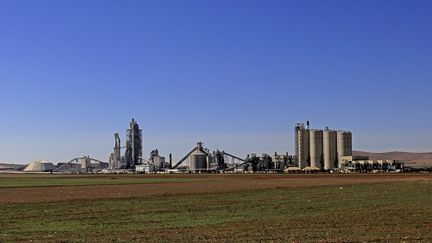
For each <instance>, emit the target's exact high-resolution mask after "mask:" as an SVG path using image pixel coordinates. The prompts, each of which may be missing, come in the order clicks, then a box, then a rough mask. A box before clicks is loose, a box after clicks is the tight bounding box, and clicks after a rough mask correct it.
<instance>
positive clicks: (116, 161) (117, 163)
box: [109, 133, 123, 170]
mask: <svg viewBox="0 0 432 243" xmlns="http://www.w3.org/2000/svg"><path fill="white" fill-rule="evenodd" d="M109 163H110V169H112V170H113V169H120V168H122V167H123V158H122V156H121V141H120V136H119V134H118V133H116V134H114V152H113V153H112V154H111V156H110V159H109Z"/></svg>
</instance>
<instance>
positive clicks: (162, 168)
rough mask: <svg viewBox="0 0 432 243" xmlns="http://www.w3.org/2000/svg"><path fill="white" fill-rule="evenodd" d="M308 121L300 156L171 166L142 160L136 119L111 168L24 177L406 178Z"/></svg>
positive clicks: (65, 168) (343, 136)
mask: <svg viewBox="0 0 432 243" xmlns="http://www.w3.org/2000/svg"><path fill="white" fill-rule="evenodd" d="M309 126H310V123H309V121H307V122H306V124H305V123H297V124H295V127H294V134H295V135H294V136H295V139H294V140H295V148H294V149H295V154H294V155H289V154H288V153H284V154H278V153H272V154H255V153H251V154H248V155H247V156H246V158H240V157H239V156H236V155H233V154H231V153H228V152H226V151H225V150H218V149H217V150H213V151H211V150H210V149H208V148H205V147H204V144H203V143H202V142H198V143H197V144H196V146H194V147H193V148H192V149H191V150H190V152H189V153H187V154H186V155H185V156H183V157H182V159H180V160H179V161H177V162H173V159H172V158H173V156H172V154H169V157H168V160H167V159H166V158H165V157H164V156H161V155H160V154H159V150H158V149H154V150H152V151H151V153H150V155H149V158H148V159H146V158H145V157H144V156H143V137H142V130H141V129H140V126H139V125H138V123H137V121H135V119H132V121H131V122H130V124H129V128H128V129H127V130H126V140H125V144H124V146H122V142H121V139H120V135H119V133H115V134H114V147H113V152H112V153H111V154H110V156H109V159H108V162H103V161H100V160H97V159H94V158H91V157H90V156H84V157H77V158H73V159H71V160H70V161H68V162H59V163H57V165H54V164H53V163H48V162H46V161H37V162H33V163H30V164H29V165H27V166H25V167H23V168H20V170H19V171H21V172H28V173H35V172H51V173H318V172H327V173H366V172H375V173H378V172H403V171H404V168H405V164H404V162H403V161H399V160H391V159H389V160H370V159H369V158H368V157H367V156H353V149H352V133H351V132H350V131H345V130H339V131H336V130H331V129H329V128H328V127H326V128H324V129H323V130H321V129H311V128H310V127H309Z"/></svg>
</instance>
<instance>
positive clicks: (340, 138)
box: [337, 131, 352, 165]
mask: <svg viewBox="0 0 432 243" xmlns="http://www.w3.org/2000/svg"><path fill="white" fill-rule="evenodd" d="M337 154H338V162H339V165H340V163H341V162H342V157H344V156H352V133H351V132H350V131H338V133H337Z"/></svg>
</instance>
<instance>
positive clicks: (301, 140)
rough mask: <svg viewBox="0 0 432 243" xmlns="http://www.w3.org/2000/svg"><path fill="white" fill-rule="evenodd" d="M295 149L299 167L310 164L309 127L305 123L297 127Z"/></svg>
mask: <svg viewBox="0 0 432 243" xmlns="http://www.w3.org/2000/svg"><path fill="white" fill-rule="evenodd" d="M295 145H296V146H295V149H296V155H297V160H298V161H297V162H298V165H299V168H301V169H303V168H305V167H307V166H308V165H309V161H310V160H309V145H310V143H309V129H305V127H304V124H297V125H296V127H295Z"/></svg>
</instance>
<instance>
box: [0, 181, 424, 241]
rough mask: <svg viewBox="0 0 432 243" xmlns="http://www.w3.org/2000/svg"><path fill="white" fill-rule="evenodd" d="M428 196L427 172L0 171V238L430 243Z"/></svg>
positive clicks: (12, 239) (4, 239) (7, 239)
mask: <svg viewBox="0 0 432 243" xmlns="http://www.w3.org/2000/svg"><path fill="white" fill-rule="evenodd" d="M7 183H8V184H7ZM431 195H432V175H430V174H392V175H390V174H381V175H373V174H365V175H360V174H358V175H336V174H335V175H324V174H321V175H320V174H317V175H116V176H111V175H110V176H103V175H95V176H59V175H43V176H41V175H2V176H0V215H2V217H1V218H0V242H10V241H13V242H16V241H24V242H28V241H35V242H60V241H63V242H101V241H109V242H118V241H140V242H243V241H247V242H251V241H252V242H254V241H273V242H281V241H282V242H287V241H288V242H320V241H321V242H367V241H374V242H376V241H378V242H380V241H381V242H403V241H406V242H431V241H432V233H431V230H430V229H431V228H432V209H431V207H430V205H431V203H432V196H431Z"/></svg>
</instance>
